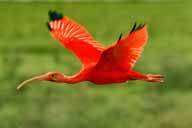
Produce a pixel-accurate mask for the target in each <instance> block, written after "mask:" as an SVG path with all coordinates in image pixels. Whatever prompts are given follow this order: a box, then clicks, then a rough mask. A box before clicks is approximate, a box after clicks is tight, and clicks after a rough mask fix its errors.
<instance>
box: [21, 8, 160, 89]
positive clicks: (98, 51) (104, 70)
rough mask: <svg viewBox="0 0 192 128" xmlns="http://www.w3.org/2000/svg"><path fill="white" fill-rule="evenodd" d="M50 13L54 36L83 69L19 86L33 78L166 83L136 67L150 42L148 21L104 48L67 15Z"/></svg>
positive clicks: (50, 28)
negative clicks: (77, 60)
mask: <svg viewBox="0 0 192 128" xmlns="http://www.w3.org/2000/svg"><path fill="white" fill-rule="evenodd" d="M49 16H50V22H49V23H48V24H47V25H48V28H49V30H50V32H51V35H52V36H53V37H54V38H56V39H57V40H58V41H59V42H60V43H61V44H62V45H63V46H64V47H65V48H67V49H69V50H70V51H71V52H72V53H74V54H75V55H76V56H77V57H78V58H79V59H80V61H81V63H82V69H81V71H80V72H79V73H77V74H75V75H73V76H66V75H64V74H63V73H57V72H49V73H46V74H44V75H41V76H37V77H34V78H31V79H29V80H26V81H24V82H23V83H21V84H20V85H19V86H18V87H17V89H20V88H21V87H22V86H24V85H26V84H27V83H29V82H31V81H33V80H47V81H52V82H59V83H69V84H74V83H78V82H82V81H90V82H93V83H95V84H97V85H106V84H111V83H122V82H126V81H129V80H144V81H148V82H160V83H161V82H163V78H162V76H161V75H151V74H146V75H144V74H141V73H138V72H136V71H133V69H132V68H133V66H134V65H135V63H136V61H137V60H138V58H139V57H140V55H141V53H142V51H143V48H144V45H145V44H146V42H147V38H148V34H147V27H146V25H145V24H144V25H139V26H137V25H136V24H135V25H134V26H133V28H132V30H131V32H130V33H129V34H128V35H127V36H125V37H124V38H121V37H122V34H121V35H120V37H119V39H118V40H117V41H116V42H115V43H113V44H112V45H111V46H110V47H109V48H104V47H103V46H102V45H101V44H100V43H99V42H98V41H96V40H95V39H93V38H92V37H91V35H90V34H89V33H88V32H87V30H86V29H85V28H84V27H82V26H81V25H80V24H78V23H76V22H75V21H73V20H71V19H69V18H68V17H67V16H64V17H63V16H62V15H61V14H59V13H57V12H51V11H50V12H49Z"/></svg>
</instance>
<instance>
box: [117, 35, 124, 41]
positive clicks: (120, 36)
mask: <svg viewBox="0 0 192 128" xmlns="http://www.w3.org/2000/svg"><path fill="white" fill-rule="evenodd" d="M122 36H123V33H121V34H120V35H119V39H118V41H117V42H119V41H120V40H121V38H122Z"/></svg>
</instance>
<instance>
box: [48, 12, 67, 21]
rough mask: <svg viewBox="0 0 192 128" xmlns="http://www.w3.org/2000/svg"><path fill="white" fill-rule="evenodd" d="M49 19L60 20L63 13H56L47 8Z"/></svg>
mask: <svg viewBox="0 0 192 128" xmlns="http://www.w3.org/2000/svg"><path fill="white" fill-rule="evenodd" d="M48 14H49V20H50V21H54V20H60V19H62V18H63V15H62V14H61V13H58V12H56V11H52V10H49V12H48Z"/></svg>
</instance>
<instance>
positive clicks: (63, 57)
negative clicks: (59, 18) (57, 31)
mask: <svg viewBox="0 0 192 128" xmlns="http://www.w3.org/2000/svg"><path fill="white" fill-rule="evenodd" d="M191 7H192V3H189V2H188V3H185V2H177V3H172V2H168V3H155V2H154V3H150V2H147V3H145V2H140V3H137V2H133V3H131V2H130V3H11V2H7V3H0V17H1V20H0V30H1V32H0V69H1V72H0V81H1V82H0V83H1V85H0V86H1V87H0V128H53V127H55V128H64V127H65V128H191V126H192V121H191V117H192V109H191V108H192V102H191V99H192V78H191V71H192V50H191V49H192V15H191ZM49 9H56V10H58V11H60V12H62V13H63V14H64V15H67V16H69V17H71V18H73V19H74V20H76V21H78V22H79V23H81V24H83V25H84V26H85V27H86V28H87V29H88V30H89V32H90V33H91V34H92V35H93V37H94V38H96V39H97V40H98V41H99V42H101V43H102V44H103V45H104V46H106V47H107V46H109V45H110V44H112V43H113V42H115V41H116V40H117V39H118V36H119V34H120V33H121V32H123V34H124V35H126V34H127V33H128V32H129V31H130V29H131V27H132V25H133V23H134V22H135V21H137V22H138V23H140V22H146V23H147V25H148V32H149V41H148V44H147V45H146V47H145V51H144V53H143V55H142V57H141V58H140V60H139V61H138V63H137V64H136V66H135V67H134V69H135V70H137V71H140V72H142V73H154V74H163V75H164V76H165V80H166V83H165V84H163V85H159V84H151V83H145V82H142V81H131V82H128V83H125V84H114V85H111V86H95V85H94V84H92V83H89V82H83V83H80V84H76V85H68V84H56V83H49V82H34V83H31V84H30V85H29V86H27V87H25V88H23V89H22V90H21V91H20V92H17V91H16V90H15V88H16V86H17V85H18V84H19V83H20V82H22V81H23V80H25V79H27V78H30V77H32V76H35V75H39V74H42V73H46V72H49V71H60V72H63V73H65V74H67V75H72V74H74V73H76V72H78V71H79V70H80V68H81V65H80V63H79V61H78V59H77V58H76V57H75V56H74V55H72V54H71V53H70V52H69V51H68V50H66V49H64V48H63V47H62V46H61V45H60V44H59V43H58V42H57V41H55V40H54V39H53V38H52V37H51V36H50V34H49V32H48V30H47V28H46V26H45V22H46V21H48V15H47V12H48V10H49Z"/></svg>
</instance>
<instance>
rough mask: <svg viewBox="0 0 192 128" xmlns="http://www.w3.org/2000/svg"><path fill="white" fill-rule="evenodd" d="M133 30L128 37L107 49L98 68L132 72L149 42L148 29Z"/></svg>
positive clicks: (142, 27) (143, 27)
mask: <svg viewBox="0 0 192 128" xmlns="http://www.w3.org/2000/svg"><path fill="white" fill-rule="evenodd" d="M135 27H136V26H135V25H134V30H132V31H131V32H130V33H129V34H128V36H126V37H125V38H123V39H121V40H119V41H117V42H116V43H115V44H114V45H112V46H111V47H109V48H108V49H106V50H105V51H104V52H103V54H102V57H101V59H100V60H99V63H98V66H99V67H102V66H101V65H105V66H106V65H108V66H107V67H108V68H114V67H115V66H116V68H118V69H124V70H130V69H131V68H133V66H134V65H135V63H136V62H137V60H138V59H139V57H140V56H141V54H142V52H143V49H144V46H145V44H146V42H147V38H148V34H147V27H146V25H144V26H139V28H137V29H136V28H135Z"/></svg>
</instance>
